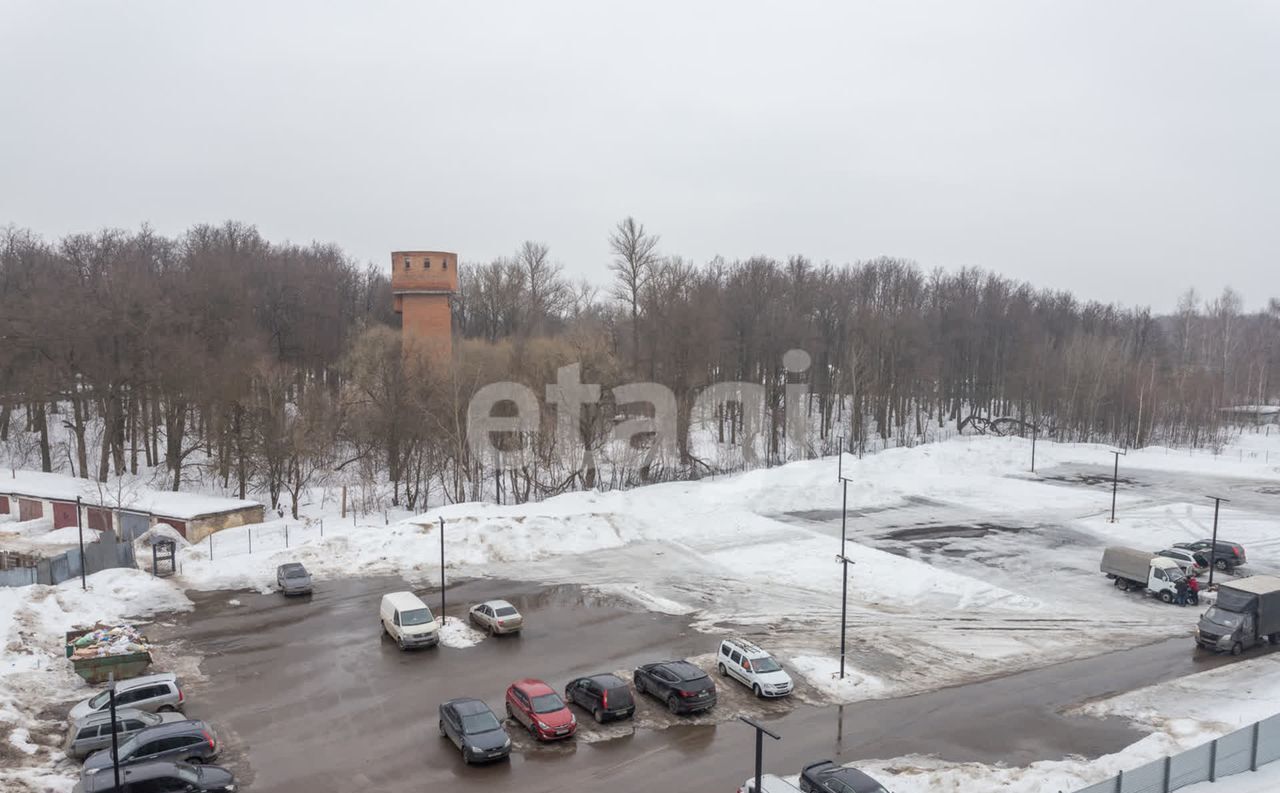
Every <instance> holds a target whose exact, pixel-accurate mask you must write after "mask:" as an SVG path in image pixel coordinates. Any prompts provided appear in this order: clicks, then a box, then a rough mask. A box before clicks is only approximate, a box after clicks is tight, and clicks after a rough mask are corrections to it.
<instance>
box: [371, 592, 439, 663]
mask: <svg viewBox="0 0 1280 793" xmlns="http://www.w3.org/2000/svg"><path fill="white" fill-rule="evenodd" d="M379 616H380V617H381V622H382V630H383V631H385V632H386V633H388V634H390V636H391V638H393V639H395V640H396V644H398V645H400V649H401V650H404V649H407V648H409V647H434V646H435V645H437V644H439V643H440V623H439V622H437V621H436V618H435V617H434V616H432V614H431V609H429V608H427V604H426V603H423V602H422V599H421V598H419V597H418V596H417V595H415V594H413V593H412V592H391V593H389V594H386V595H383V596H382V609H381V611H380V614H379Z"/></svg>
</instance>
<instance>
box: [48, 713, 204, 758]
mask: <svg viewBox="0 0 1280 793" xmlns="http://www.w3.org/2000/svg"><path fill="white" fill-rule="evenodd" d="M185 719H186V716H183V715H182V714H181V713H148V712H147V711H145V710H137V709H135V708H116V743H117V744H121V743H124V742H125V740H127V739H128V738H130V737H132V736H133V734H134V733H136V732H138V731H139V730H143V729H146V728H147V727H154V726H156V725H157V724H167V723H169V722H174V721H183V720H185ZM110 748H111V711H110V710H100V711H95V712H94V713H90V714H89V715H88V716H83V717H81V718H79V719H76V720H75V721H73V722H71V727H70V729H68V730H67V742H66V749H67V754H68V755H70V756H72V757H74V758H76V759H77V760H81V759H84V758H85V757H88V756H89V755H91V754H93V753H94V752H96V751H98V750H99V749H110Z"/></svg>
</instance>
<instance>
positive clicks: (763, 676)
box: [716, 638, 792, 697]
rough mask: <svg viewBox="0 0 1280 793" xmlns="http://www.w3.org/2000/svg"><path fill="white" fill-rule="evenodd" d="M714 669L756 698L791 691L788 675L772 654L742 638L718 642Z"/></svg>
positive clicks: (786, 693)
mask: <svg viewBox="0 0 1280 793" xmlns="http://www.w3.org/2000/svg"><path fill="white" fill-rule="evenodd" d="M718 656H719V657H718V658H717V659H716V668H717V669H719V670H720V674H721V675H722V676H724V677H732V678H734V679H735V680H737V681H738V682H740V683H742V684H743V685H744V686H747V687H748V688H750V689H751V690H752V692H754V693H755V695H756V696H757V697H785V696H787V695H788V694H790V693H791V689H792V683H791V675H789V674H787V673H786V672H785V671H783V669H782V666H781V665H780V664H779V663H778V662H777V661H775V660H773V657H772V656H770V655H769V654H768V653H766V652H765V651H764V650H761V649H760V648H759V647H757V646H756V645H754V644H752V643H751V642H749V641H747V640H746V639H736V638H735V639H725V640H724V641H722V642H720V652H719V653H718Z"/></svg>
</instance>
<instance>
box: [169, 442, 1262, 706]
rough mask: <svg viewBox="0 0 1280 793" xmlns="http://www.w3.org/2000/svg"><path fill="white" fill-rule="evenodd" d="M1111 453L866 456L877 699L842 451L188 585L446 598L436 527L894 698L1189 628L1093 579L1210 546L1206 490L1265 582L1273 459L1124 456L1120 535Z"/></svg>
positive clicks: (332, 538)
mask: <svg viewBox="0 0 1280 793" xmlns="http://www.w3.org/2000/svg"><path fill="white" fill-rule="evenodd" d="M1276 440H1277V441H1280V438H1277V439H1276ZM1277 445H1278V446H1280V443H1278V444H1277ZM1228 451H1229V450H1228ZM1112 459H1113V458H1112V455H1111V454H1110V453H1109V451H1108V449H1107V447H1102V446H1086V445H1059V444H1052V443H1046V442H1041V443H1039V444H1038V447H1037V470H1038V473H1037V474H1031V473H1030V472H1029V470H1028V469H1029V463H1030V444H1029V442H1027V441H1024V440H1022V439H1018V438H960V439H955V440H952V441H948V442H942V443H936V444H930V445H924V446H918V447H916V448H912V449H897V450H891V451H887V452H883V453H881V454H878V455H876V456H873V457H866V458H864V459H863V460H860V461H855V462H853V463H851V464H850V465H849V469H848V470H846V475H847V476H849V478H850V484H849V488H848V490H849V492H848V497H849V514H850V517H849V521H848V536H849V537H850V539H851V542H849V544H848V547H847V548H846V554H847V556H848V558H850V559H851V560H852V561H853V562H854V564H853V566H852V567H851V568H850V578H849V629H850V635H851V636H852V637H854V638H853V641H852V643H851V646H850V651H849V652H850V656H849V661H850V664H851V670H852V671H853V672H854V673H855V675H856V676H855V679H856V680H861V681H864V683H863V684H862V685H850V684H849V683H848V681H846V683H845V684H844V685H843V686H833V685H832V683H831V680H830V670H832V669H834V668H835V665H836V663H837V658H838V637H839V615H840V589H841V575H840V573H841V571H840V565H839V564H838V563H837V562H836V559H835V556H836V554H837V552H838V551H839V545H840V543H839V540H838V536H839V531H840V527H839V508H840V496H841V493H840V487H839V485H838V484H837V481H836V471H835V460H834V459H832V458H829V459H824V460H813V461H806V462H796V463H791V464H789V465H786V466H783V467H779V468H774V469H769V470H757V471H751V472H748V473H744V474H739V475H735V476H730V477H722V478H717V479H714V480H704V481H700V482H676V483H669V484H662V485H655V486H652V487H646V488H640V489H636V490H631V491H615V492H609V493H594V492H587V493H570V494H566V495H563V496H560V497H557V498H553V499H550V500H547V501H544V502H540V503H535V504H523V505H509V506H498V505H493V504H458V505H453V506H448V507H444V508H442V509H439V510H435V511H432V512H430V513H428V514H424V515H420V516H413V517H408V518H406V519H403V520H398V521H397V520H392V519H390V518H388V519H386V520H385V521H384V520H383V519H382V516H381V515H378V516H375V517H374V520H373V521H372V522H370V523H366V522H359V523H357V525H352V523H353V522H354V521H351V520H350V519H348V520H347V521H345V522H344V521H341V520H339V519H338V518H337V517H336V516H333V515H327V516H318V515H312V516H310V520H309V522H308V523H307V524H299V523H294V522H290V521H275V522H272V523H267V524H261V525H258V526H252V527H242V528H237V529H231V530H227V531H223V532H219V533H218V534H217V535H215V537H214V538H213V540H212V542H213V548H212V549H210V548H209V544H210V543H209V541H206V542H202V543H201V544H199V545H197V546H195V547H190V548H186V549H184V550H183V551H182V553H181V575H182V579H183V580H184V581H185V583H186V584H187V585H189V586H192V587H195V588H200V589H213V588H236V587H247V588H258V589H265V588H269V587H271V586H273V585H274V571H275V567H276V565H278V564H279V563H281V562H283V561H286V560H297V561H301V562H303V563H304V564H306V565H307V567H308V568H309V569H310V570H311V571H312V572H313V574H315V575H316V576H317V578H318V579H324V578H326V577H337V576H351V575H372V574H397V575H402V576H404V577H406V578H407V579H409V580H411V581H414V582H417V583H419V584H421V585H423V586H432V585H437V584H438V582H439V554H440V528H439V524H438V519H439V518H441V517H443V518H444V519H445V530H444V531H445V541H446V565H447V568H448V570H449V575H450V576H451V577H452V576H463V577H471V576H493V577H507V578H514V579H522V580H536V581H542V582H546V583H565V584H579V585H585V586H588V587H594V588H597V589H599V590H601V591H603V592H608V593H611V594H614V595H617V596H620V597H624V598H626V599H629V600H631V601H633V602H634V603H635V604H636V605H637V606H638V607H641V608H647V609H651V610H654V611H661V612H664V613H670V614H688V615H690V616H691V618H692V619H693V621H694V624H695V626H696V627H698V628H700V629H701V630H704V631H706V632H708V633H709V634H713V635H719V634H721V633H723V632H727V631H745V632H748V633H751V634H753V635H755V636H757V638H759V639H760V640H761V641H762V642H764V643H765V644H766V645H767V646H768V647H769V648H770V649H772V650H773V651H775V652H776V653H778V654H779V656H780V657H781V658H783V659H784V661H785V660H788V659H798V660H793V662H794V664H795V666H796V668H797V669H798V670H799V671H801V672H803V673H804V674H806V676H807V677H809V678H810V681H811V682H813V683H814V684H815V685H816V686H818V687H819V688H820V689H822V690H825V691H828V692H829V693H830V694H831V695H832V697H833V698H838V699H841V700H856V699H860V698H866V697H882V696H893V695H898V694H903V693H909V692H914V691H921V690H926V689H929V688H933V687H937V686H939V685H946V684H951V683H958V682H963V681H966V680H971V679H974V678H977V677H982V676H988V675H991V674H997V673H1004V672H1009V671H1014V670H1017V669H1024V668H1028V667H1032V666H1038V665H1043V664H1047V663H1051V662H1055V661H1059V660H1065V659H1068V658H1073V657H1080V656H1083V655H1088V654H1092V653H1097V652H1102V651H1105V650H1111V649H1117V648H1119V647H1123V646H1132V645H1135V644H1139V643H1145V642H1149V641H1153V640H1156V639H1159V638H1164V637H1168V636H1174V635H1180V634H1189V633H1190V631H1191V630H1192V628H1193V627H1194V624H1195V620H1196V616H1197V612H1196V610H1194V609H1180V608H1177V607H1170V606H1166V605H1164V604H1162V603H1159V602H1158V601H1155V600H1153V599H1143V598H1140V597H1139V596H1137V595H1124V594H1122V593H1119V592H1115V591H1113V590H1112V589H1110V588H1108V586H1107V582H1106V579H1105V578H1104V577H1103V576H1101V575H1100V574H1099V573H1098V569H1097V565H1098V560H1099V557H1100V555H1101V552H1102V549H1103V547H1105V546H1106V545H1108V544H1126V545H1133V546H1136V547H1139V548H1149V549H1151V550H1157V549H1158V548H1160V547H1165V546H1167V545H1169V544H1171V543H1173V542H1177V541H1181V540H1189V539H1196V538H1199V537H1202V536H1207V534H1208V533H1209V528H1210V524H1211V521H1212V502H1210V501H1208V500H1207V499H1203V498H1202V491H1204V492H1207V489H1212V488H1214V487H1218V486H1219V485H1221V486H1222V487H1227V486H1228V485H1229V486H1230V487H1231V488H1234V490H1233V491H1232V497H1233V502H1232V503H1231V504H1230V505H1229V506H1230V508H1229V509H1224V511H1223V513H1222V515H1221V523H1222V527H1223V535H1222V536H1224V537H1226V538H1228V539H1231V540H1234V541H1236V542H1240V543H1243V544H1244V545H1245V546H1246V548H1247V549H1248V550H1249V553H1250V559H1251V562H1252V563H1253V567H1254V568H1257V569H1262V568H1266V567H1267V565H1269V564H1271V563H1272V562H1271V560H1272V559H1273V558H1276V552H1277V551H1280V538H1278V537H1276V536H1275V533H1274V532H1273V531H1272V530H1271V528H1270V527H1271V525H1272V514H1274V512H1271V513H1268V512H1267V511H1266V510H1265V508H1266V507H1267V506H1271V505H1274V504H1275V502H1276V501H1277V498H1276V496H1275V495H1272V494H1270V493H1268V492H1265V491H1267V490H1268V489H1277V490H1280V460H1277V463H1276V464H1275V465H1268V464H1265V463H1259V462H1256V461H1253V460H1251V459H1249V458H1246V459H1245V460H1243V461H1241V460H1232V459H1231V456H1230V455H1229V454H1227V455H1223V456H1220V457H1206V456H1196V455H1186V456H1183V455H1180V454H1173V453H1166V452H1165V450H1163V449H1147V450H1141V451H1133V452H1130V453H1129V454H1128V455H1127V456H1125V457H1123V458H1121V460H1122V462H1121V474H1122V476H1123V477H1126V478H1129V479H1131V480H1132V481H1130V483H1129V484H1123V485H1122V488H1121V491H1120V494H1119V496H1118V498H1117V508H1118V513H1119V514H1118V517H1119V520H1118V522H1116V523H1110V522H1109V521H1108V517H1109V510H1110V505H1111V492H1110V486H1109V485H1110V483H1109V481H1107V482H1105V483H1104V482H1100V481H1098V479H1097V476H1098V474H1099V473H1100V472H1102V473H1108V474H1109V473H1110V469H1111V463H1112ZM1206 476H1210V477H1224V476H1225V477H1232V478H1231V479H1225V480H1221V479H1217V478H1214V479H1209V480H1206V479H1205V477H1206ZM1211 483H1212V485H1211ZM321 517H323V519H324V528H323V536H322V535H321V531H322V530H321V528H320V518H321ZM286 525H287V528H286ZM286 532H287V539H286ZM286 542H288V545H289V547H288V548H286V547H285V543H286ZM250 545H252V548H253V553H249V547H250ZM211 553H212V557H213V558H212V559H210V558H209V557H210V555H211ZM1272 569H1274V568H1272ZM1100 624H1105V625H1107V626H1110V627H1111V628H1115V629H1120V628H1122V629H1123V630H1108V631H1099V630H1097V627H1098V626H1099V625H1100ZM709 641H710V640H709Z"/></svg>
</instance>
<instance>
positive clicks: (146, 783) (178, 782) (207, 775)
mask: <svg viewBox="0 0 1280 793" xmlns="http://www.w3.org/2000/svg"><path fill="white" fill-rule="evenodd" d="M235 789H236V779H235V777H234V776H232V775H231V772H230V771H228V770H227V769H225V768H221V767H219V766H216V765H187V764H186V763H138V764H137V765H131V766H126V767H124V768H121V769H120V787H119V788H117V787H116V778H115V774H114V773H113V772H112V770H111V769H110V768H108V769H105V770H102V771H98V772H96V773H93V774H90V775H88V776H86V777H85V778H84V779H82V780H81V781H79V782H77V783H76V786H75V787H74V788H72V793H124V792H125V791H142V790H148V791H163V793H169V791H180V792H181V793H185V792H186V791H198V792H199V793H235Z"/></svg>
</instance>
